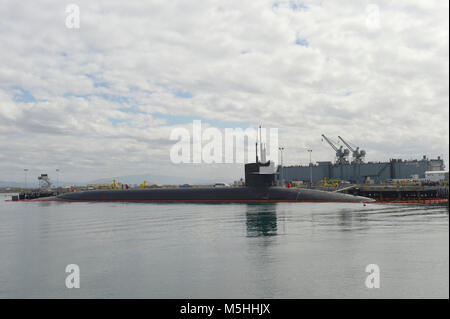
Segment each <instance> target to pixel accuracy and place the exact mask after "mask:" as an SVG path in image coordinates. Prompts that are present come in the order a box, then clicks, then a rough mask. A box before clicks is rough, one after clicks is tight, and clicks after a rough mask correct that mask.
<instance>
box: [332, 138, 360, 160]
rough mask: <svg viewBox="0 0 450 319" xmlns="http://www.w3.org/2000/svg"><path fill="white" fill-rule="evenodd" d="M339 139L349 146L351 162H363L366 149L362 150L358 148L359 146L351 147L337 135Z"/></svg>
mask: <svg viewBox="0 0 450 319" xmlns="http://www.w3.org/2000/svg"><path fill="white" fill-rule="evenodd" d="M338 137H339V139H340V140H341V141H342V142H343V143H344V144H345V146H347V147H348V148H349V150H350V151H351V152H352V156H353V163H358V164H360V163H363V162H364V156H366V151H364V150H361V151H360V150H359V146H358V147H356V149H354V148H353V147H351V146H350V145H349V144H348V143H347V142H346V141H345V140H344V139H343V138H342V137H340V136H338Z"/></svg>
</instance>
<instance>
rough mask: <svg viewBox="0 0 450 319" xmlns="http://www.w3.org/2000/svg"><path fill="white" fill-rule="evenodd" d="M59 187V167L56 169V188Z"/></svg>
mask: <svg viewBox="0 0 450 319" xmlns="http://www.w3.org/2000/svg"><path fill="white" fill-rule="evenodd" d="M58 187H59V168H57V169H56V189H58Z"/></svg>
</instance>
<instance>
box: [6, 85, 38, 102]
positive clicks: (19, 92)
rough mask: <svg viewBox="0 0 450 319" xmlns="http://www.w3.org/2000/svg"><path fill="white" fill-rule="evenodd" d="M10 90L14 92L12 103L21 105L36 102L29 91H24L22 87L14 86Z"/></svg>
mask: <svg viewBox="0 0 450 319" xmlns="http://www.w3.org/2000/svg"><path fill="white" fill-rule="evenodd" d="M12 89H13V90H14V91H15V92H14V101H16V102H21V103H31V102H36V101H37V100H36V98H35V97H34V96H33V95H32V94H31V92H30V91H28V90H25V89H24V88H23V87H21V86H18V85H14V86H13V87H12Z"/></svg>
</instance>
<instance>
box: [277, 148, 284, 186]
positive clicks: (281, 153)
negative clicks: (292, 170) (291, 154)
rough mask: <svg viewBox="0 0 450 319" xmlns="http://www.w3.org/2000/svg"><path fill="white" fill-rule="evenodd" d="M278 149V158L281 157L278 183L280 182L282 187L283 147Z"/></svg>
mask: <svg viewBox="0 0 450 319" xmlns="http://www.w3.org/2000/svg"><path fill="white" fill-rule="evenodd" d="M278 149H279V150H280V156H281V161H280V181H281V186H284V174H283V151H284V147H279V148H278Z"/></svg>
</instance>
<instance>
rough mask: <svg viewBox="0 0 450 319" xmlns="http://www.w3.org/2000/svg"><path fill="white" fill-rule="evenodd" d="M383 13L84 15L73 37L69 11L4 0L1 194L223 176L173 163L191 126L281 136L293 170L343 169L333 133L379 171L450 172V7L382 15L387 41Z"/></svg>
mask: <svg viewBox="0 0 450 319" xmlns="http://www.w3.org/2000/svg"><path fill="white" fill-rule="evenodd" d="M370 3H371V2H367V3H366V2H355V1H339V2H333V1H330V2H324V1H304V2H300V1H275V0H274V1H265V0H261V1H245V2H244V1H219V0H217V1H200V0H198V1H181V0H180V1H169V2H168V1H155V0H153V1H149V2H148V3H145V4H143V3H142V2H140V1H127V2H126V3H124V2H123V1H96V2H95V3H93V2H92V1H77V2H76V4H78V5H79V7H80V13H81V16H80V18H81V19H80V23H81V27H80V29H67V28H66V27H65V4H63V3H61V2H58V1H39V2H31V3H27V5H24V4H19V3H17V2H16V1H12V0H11V1H9V0H7V1H3V3H2V5H1V6H0V18H1V21H2V28H0V47H1V48H2V50H1V51H0V60H1V61H2V65H1V67H0V134H1V137H0V148H1V152H0V153H1V157H0V158H1V162H0V180H11V179H16V180H21V178H22V173H23V172H22V169H23V168H24V167H28V168H35V169H36V170H48V171H53V170H54V169H55V168H56V167H59V168H62V172H64V177H65V178H66V179H69V180H77V179H78V180H87V179H91V178H101V177H104V176H112V175H126V174H136V173H139V172H158V174H163V173H166V174H170V173H174V172H175V173H177V174H194V173H195V174H198V175H202V176H211V174H214V170H213V168H214V167H212V166H203V167H202V166H199V167H198V168H197V169H196V170H192V169H188V170H187V171H186V172H184V171H183V169H186V167H183V166H180V167H176V168H174V167H173V165H170V164H168V161H169V149H170V146H171V144H170V141H169V135H170V129H171V128H172V127H174V125H175V124H176V121H174V119H176V118H177V117H184V118H198V119H203V120H204V121H207V120H209V121H212V122H213V123H215V122H221V121H222V122H233V121H238V122H237V123H236V126H242V125H244V124H247V123H248V124H251V125H256V124H257V123H259V122H262V123H263V124H264V125H265V126H267V127H278V128H280V138H281V140H280V145H284V146H285V148H286V151H285V153H284V157H285V161H286V162H287V163H289V164H295V163H298V162H302V163H306V162H307V159H308V154H307V152H306V149H307V148H313V158H314V159H316V160H326V159H331V158H332V157H333V151H332V150H331V149H330V148H329V147H328V146H327V145H325V144H323V143H321V140H320V135H321V134H322V133H325V134H327V135H329V136H331V137H334V138H336V137H337V135H342V136H344V137H346V138H347V139H348V140H349V141H351V142H352V143H354V144H358V145H360V146H361V147H362V148H364V149H366V150H367V152H368V158H369V159H372V160H386V159H388V158H390V157H398V156H400V157H404V158H410V157H420V156H421V155H422V154H429V155H434V156H437V155H441V154H445V156H446V157H447V158H448V153H449V152H448V148H449V146H448V143H449V133H448V124H449V123H448V119H449V114H448V109H449V99H448V96H449V89H448V87H449V82H448V78H449V74H448V70H449V64H448V57H449V54H448V52H449V51H448V38H449V32H448V2H445V1H400V2H399V1H397V2H395V3H392V2H389V1H377V2H376V3H375V4H376V5H378V7H379V13H380V14H379V17H380V21H379V22H380V23H379V26H380V27H379V28H377V29H375V30H371V29H368V28H367V23H366V19H367V12H366V7H367V5H368V4H370ZM298 39H301V40H302V41H301V42H299V43H300V44H302V45H296V40H298ZM17 90H19V92H18V91H17ZM26 93H29V95H30V96H26ZM21 94H22V98H21V99H18V98H17V96H18V95H19V96H20V95H21ZM177 95H184V97H188V98H182V97H180V96H177ZM189 96H192V98H189ZM31 97H34V98H33V99H31ZM24 99H25V101H24ZM161 114H162V115H161ZM172 143H173V142H172ZM242 173H243V170H242V168H240V167H239V166H237V167H236V166H229V167H227V168H225V169H223V170H222V169H221V170H220V174H223V176H235V177H236V178H237V177H239V176H241V175H242ZM216 174H219V173H217V172H216ZM220 174H219V175H220Z"/></svg>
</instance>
